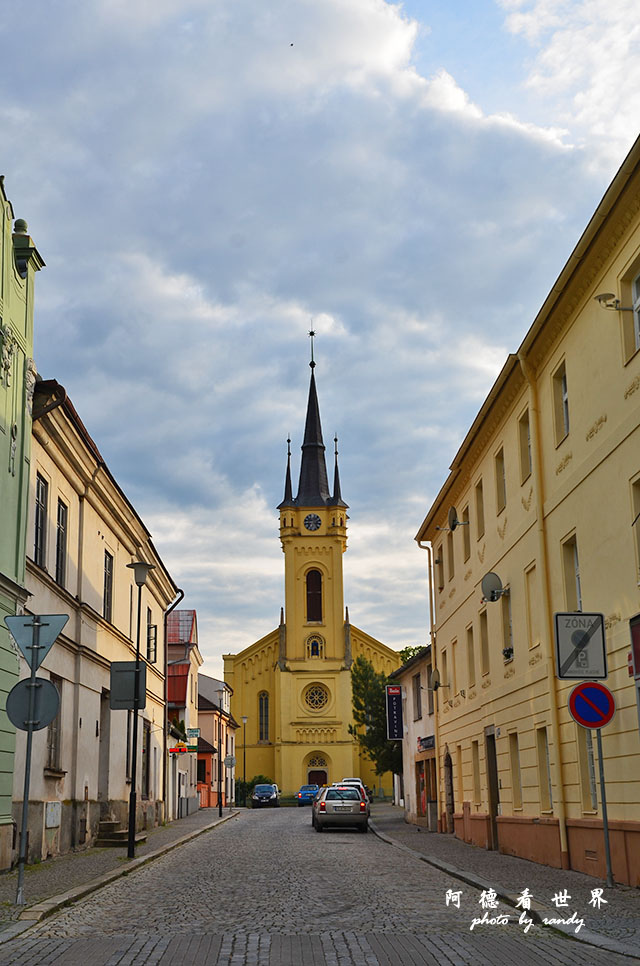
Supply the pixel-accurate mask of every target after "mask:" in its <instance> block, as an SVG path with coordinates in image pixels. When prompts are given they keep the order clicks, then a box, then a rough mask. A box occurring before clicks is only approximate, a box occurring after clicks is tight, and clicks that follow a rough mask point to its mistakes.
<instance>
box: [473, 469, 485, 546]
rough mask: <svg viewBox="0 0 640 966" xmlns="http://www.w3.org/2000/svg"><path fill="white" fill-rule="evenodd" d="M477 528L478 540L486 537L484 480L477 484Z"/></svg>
mask: <svg viewBox="0 0 640 966" xmlns="http://www.w3.org/2000/svg"><path fill="white" fill-rule="evenodd" d="M475 492H476V526H477V528H478V529H477V539H478V540H479V539H480V537H483V536H484V495H483V493H482V480H478V482H477V483H476V491H475Z"/></svg>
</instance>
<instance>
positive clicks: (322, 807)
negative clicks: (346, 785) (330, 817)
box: [318, 802, 327, 812]
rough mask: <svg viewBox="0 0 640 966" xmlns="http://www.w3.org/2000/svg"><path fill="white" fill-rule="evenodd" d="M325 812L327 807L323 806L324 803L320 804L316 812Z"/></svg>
mask: <svg viewBox="0 0 640 966" xmlns="http://www.w3.org/2000/svg"><path fill="white" fill-rule="evenodd" d="M326 810H327V806H326V805H325V803H324V802H320V805H319V806H318V811H319V812H326Z"/></svg>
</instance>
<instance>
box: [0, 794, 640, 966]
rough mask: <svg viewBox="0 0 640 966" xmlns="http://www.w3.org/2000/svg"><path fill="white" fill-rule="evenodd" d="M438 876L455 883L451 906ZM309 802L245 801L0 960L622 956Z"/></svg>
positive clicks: (609, 963)
mask: <svg viewBox="0 0 640 966" xmlns="http://www.w3.org/2000/svg"><path fill="white" fill-rule="evenodd" d="M447 890H452V891H454V892H459V891H462V894H461V896H460V909H458V908H456V906H455V905H453V904H450V905H449V906H447V904H446V901H445V895H446V892H447ZM480 898H481V893H480V890H479V889H476V888H473V887H472V886H469V885H464V886H463V887H462V886H461V883H460V882H459V881H458V880H456V879H455V878H452V877H451V876H450V875H448V874H446V873H445V872H442V871H440V870H438V869H435V868H433V867H432V866H430V865H428V864H426V863H424V862H421V861H419V860H418V859H416V858H415V856H413V855H411V854H409V853H408V852H403V851H400V850H396V849H392V848H390V847H389V845H387V844H386V843H385V842H383V841H382V840H380V839H379V838H377V837H375V836H373V835H360V834H358V833H357V832H355V831H352V830H347V829H345V830H338V831H328V832H325V833H324V834H322V835H318V834H317V833H315V832H314V831H313V830H312V828H311V825H310V811H309V810H308V809H304V810H302V809H291V808H283V809H276V810H273V811H259V812H254V811H247V812H242V813H240V814H239V815H238V816H237V817H235V818H234V819H232V820H231V821H230V822H227V823H225V824H223V825H221V826H220V827H219V828H217V829H215V830H212V831H211V832H207V833H205V834H203V835H201V836H199V837H198V838H196V839H194V840H192V841H191V842H188V843H186V844H184V845H182V846H180V847H179V848H177V849H175V850H174V851H172V852H170V853H168V854H167V855H166V856H163V857H162V858H159V859H157V860H156V861H154V862H153V863H150V864H148V865H145V866H143V867H142V868H139V869H137V870H135V871H133V872H131V874H129V875H127V876H126V877H124V878H121V879H119V880H118V881H117V882H114V883H112V884H110V885H107V886H105V887H104V888H103V889H101V890H100V891H99V892H96V893H93V894H92V895H90V896H88V897H86V898H85V899H83V900H82V902H80V903H76V904H75V905H73V906H71V907H69V908H67V909H64V910H63V911H61V912H60V913H58V914H57V915H56V916H54V917H52V918H50V919H47V920H45V921H44V922H42V923H40V924H39V925H38V926H35V927H33V928H32V929H30V930H29V932H28V933H25V934H24V935H23V936H21V937H19V938H16V939H12V940H10V941H8V942H5V943H3V944H2V945H0V966H44V964H52V966H54V964H78V966H80V964H82V966H86V963H88V962H90V963H91V966H137V964H145V966H152V964H153V966H170V964H171V966H178V964H180V966H182V964H185V966H191V964H193V966H198V964H201V966H209V964H211V966H213V964H216V966H289V964H291V966H294V964H295V966H301V964H303V963H304V964H305V966H307V964H309V966H352V964H354V966H355V964H357V966H400V964H403V966H404V964H409V966H410V964H415V966H420V964H430V966H440V964H445V966H466V964H471V963H473V964H474V966H513V963H514V961H517V962H518V964H519V966H527V964H534V963H536V964H538V963H539V962H540V961H543V962H544V963H545V964H548V966H573V964H575V966H583V964H585V963H589V964H590V966H623V964H627V966H629V964H631V963H633V960H631V959H628V958H627V957H624V956H620V955H618V954H615V953H610V952H603V951H601V950H596V949H592V948H590V947H588V946H585V945H583V944H581V943H577V942H575V941H572V940H570V939H567V938H565V937H563V936H560V935H558V934H557V933H555V932H553V931H550V930H547V929H544V928H543V927H540V926H536V925H533V926H531V927H530V928H529V929H528V931H527V932H526V933H525V932H524V928H523V926H522V925H519V924H518V923H517V915H516V914H514V913H513V912H512V911H509V910H507V909H506V907H501V908H499V909H498V910H489V912H488V916H489V917H490V918H493V919H496V918H497V917H498V916H499V917H500V919H499V922H494V923H493V924H484V925H476V926H475V928H474V929H473V930H472V929H471V928H470V927H471V925H472V922H473V919H474V918H480V917H481V916H482V915H483V912H482V910H481V905H480Z"/></svg>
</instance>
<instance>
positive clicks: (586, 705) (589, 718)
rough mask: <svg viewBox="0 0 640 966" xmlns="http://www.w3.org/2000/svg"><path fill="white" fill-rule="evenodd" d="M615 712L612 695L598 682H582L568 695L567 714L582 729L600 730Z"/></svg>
mask: <svg viewBox="0 0 640 966" xmlns="http://www.w3.org/2000/svg"><path fill="white" fill-rule="evenodd" d="M615 710H616V702H615V698H614V696H613V694H612V693H611V691H610V690H609V688H607V687H605V686H604V684H600V682H599V681H583V682H582V684H578V685H577V686H576V687H575V688H574V689H573V691H572V692H571V694H570V695H569V713H570V714H571V717H572V718H573V720H574V721H577V722H578V724H579V725H582V727H583V728H602V727H603V726H604V725H606V724H609V722H610V721H611V719H612V718H613V716H614V714H615Z"/></svg>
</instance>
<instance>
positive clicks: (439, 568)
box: [435, 544, 444, 590]
mask: <svg viewBox="0 0 640 966" xmlns="http://www.w3.org/2000/svg"><path fill="white" fill-rule="evenodd" d="M443 553H444V549H443V546H442V544H440V546H439V547H438V549H437V550H436V559H435V565H436V577H437V580H438V590H444V560H443V559H442V554H443Z"/></svg>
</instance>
